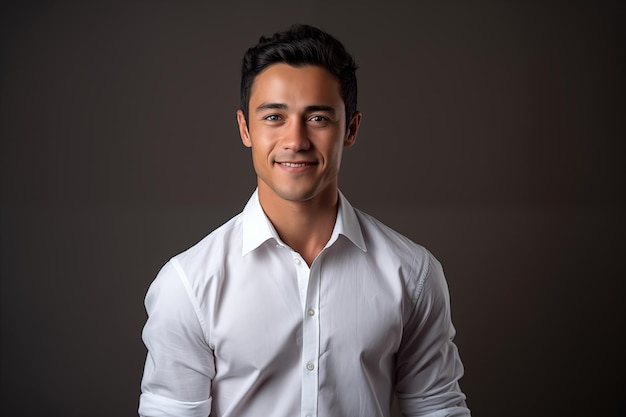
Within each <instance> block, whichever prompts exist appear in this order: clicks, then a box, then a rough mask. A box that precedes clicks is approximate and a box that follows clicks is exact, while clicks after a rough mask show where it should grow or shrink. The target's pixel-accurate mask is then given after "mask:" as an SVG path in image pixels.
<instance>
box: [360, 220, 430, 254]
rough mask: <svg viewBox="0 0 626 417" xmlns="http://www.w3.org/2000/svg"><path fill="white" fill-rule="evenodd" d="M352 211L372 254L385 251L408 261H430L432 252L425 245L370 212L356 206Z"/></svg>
mask: <svg viewBox="0 0 626 417" xmlns="http://www.w3.org/2000/svg"><path fill="white" fill-rule="evenodd" d="M354 211H355V213H356V216H357V219H358V220H359V223H360V225H361V230H362V232H363V237H364V239H365V242H366V245H367V247H368V251H370V249H371V251H372V252H374V254H377V253H385V254H386V255H387V256H392V257H399V258H402V260H404V261H405V262H409V263H412V262H416V261H417V262H429V261H430V258H431V257H432V254H431V252H430V251H429V250H428V249H427V248H426V247H424V246H422V245H421V244H419V243H417V242H415V241H414V240H413V239H411V238H409V237H408V236H406V235H405V234H403V233H401V232H399V231H398V230H396V229H394V228H392V227H391V226H388V225H387V224H385V223H383V222H382V221H381V220H379V219H377V218H376V217H374V216H372V215H371V214H368V213H365V212H363V211H361V210H359V209H356V208H355V209H354Z"/></svg>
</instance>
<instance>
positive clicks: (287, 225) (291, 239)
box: [259, 186, 338, 266]
mask: <svg viewBox="0 0 626 417" xmlns="http://www.w3.org/2000/svg"><path fill="white" fill-rule="evenodd" d="M259 201H260V203H261V207H262V208H263V211H264V212H265V214H266V215H267V217H268V218H269V219H270V221H271V222H272V225H273V226H274V228H275V229H276V232H278V235H279V236H280V238H281V239H282V240H283V242H285V243H286V244H287V245H289V247H290V248H292V249H293V250H295V251H296V252H298V253H299V254H300V255H301V256H302V258H303V259H304V261H305V262H306V263H307V264H308V265H309V266H311V264H312V263H313V261H314V260H315V258H316V257H317V255H319V253H320V252H321V251H322V249H324V247H325V246H326V244H327V243H328V241H329V240H330V236H331V235H332V232H333V229H334V227H335V221H336V219H337V204H338V190H337V189H336V187H335V188H331V189H329V190H328V191H325V192H323V193H321V195H318V196H316V197H315V198H313V199H311V200H307V201H288V200H285V199H282V198H280V197H278V196H277V195H276V194H274V192H273V191H272V190H269V189H267V188H266V187H263V186H260V187H259Z"/></svg>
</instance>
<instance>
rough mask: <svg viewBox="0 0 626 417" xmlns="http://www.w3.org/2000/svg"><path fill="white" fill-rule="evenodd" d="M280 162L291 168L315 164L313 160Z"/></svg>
mask: <svg viewBox="0 0 626 417" xmlns="http://www.w3.org/2000/svg"><path fill="white" fill-rule="evenodd" d="M279 164H280V165H282V166H284V167H289V168H300V167H305V166H308V165H313V164H312V163H311V162H279Z"/></svg>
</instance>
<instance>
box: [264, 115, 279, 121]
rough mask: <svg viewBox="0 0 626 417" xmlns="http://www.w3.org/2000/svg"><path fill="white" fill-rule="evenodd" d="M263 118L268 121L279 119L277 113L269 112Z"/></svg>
mask: <svg viewBox="0 0 626 417" xmlns="http://www.w3.org/2000/svg"><path fill="white" fill-rule="evenodd" d="M264 119H265V120H268V121H270V122H275V121H277V120H279V119H280V116H278V115H277V114H269V115H267V116H265V117H264Z"/></svg>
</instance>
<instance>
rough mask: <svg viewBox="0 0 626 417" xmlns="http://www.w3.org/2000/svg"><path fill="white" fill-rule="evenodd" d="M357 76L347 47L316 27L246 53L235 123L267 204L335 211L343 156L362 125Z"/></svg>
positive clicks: (297, 30)
mask: <svg viewBox="0 0 626 417" xmlns="http://www.w3.org/2000/svg"><path fill="white" fill-rule="evenodd" d="M354 73H355V65H354V61H353V59H352V57H350V55H348V54H347V53H346V51H345V49H344V48H343V46H342V45H341V44H340V43H339V42H338V41H337V40H336V39H335V38H333V37H331V36H330V35H328V34H326V33H325V32H323V31H321V30H319V29H316V28H313V27H311V26H293V27H292V28H291V29H290V30H288V31H286V32H280V33H278V34H276V35H274V36H273V37H271V38H261V42H260V43H259V45H257V46H255V47H254V48H251V49H249V50H248V52H247V53H246V57H245V58H244V64H243V74H242V90H241V92H242V94H241V100H242V106H241V107H242V108H241V109H239V110H238V111H237V123H238V125H239V134H240V136H241V140H242V143H243V144H244V145H245V146H246V147H248V148H251V150H252V160H253V163H254V169H255V171H256V174H257V180H258V186H259V198H260V199H261V200H262V204H266V205H267V204H268V202H269V201H270V200H273V201H276V202H278V201H281V202H285V201H291V202H296V201H297V202H303V201H309V202H310V201H317V202H320V201H328V202H330V204H334V203H333V201H336V198H337V178H338V173H339V167H340V165H341V159H342V153H343V149H344V148H347V147H350V146H352V145H353V144H354V142H355V140H356V137H357V132H358V128H359V125H360V122H361V113H360V112H359V111H357V110H356V77H355V74H354ZM281 204H282V203H281Z"/></svg>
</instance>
